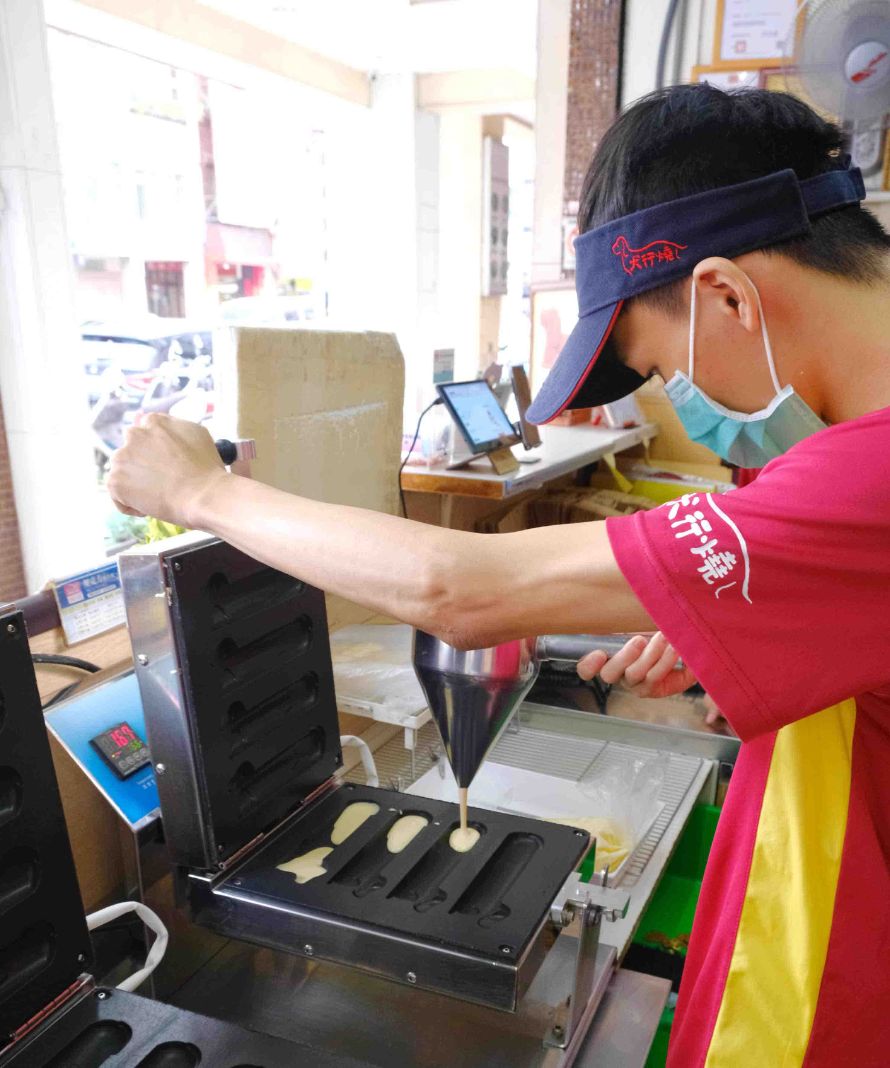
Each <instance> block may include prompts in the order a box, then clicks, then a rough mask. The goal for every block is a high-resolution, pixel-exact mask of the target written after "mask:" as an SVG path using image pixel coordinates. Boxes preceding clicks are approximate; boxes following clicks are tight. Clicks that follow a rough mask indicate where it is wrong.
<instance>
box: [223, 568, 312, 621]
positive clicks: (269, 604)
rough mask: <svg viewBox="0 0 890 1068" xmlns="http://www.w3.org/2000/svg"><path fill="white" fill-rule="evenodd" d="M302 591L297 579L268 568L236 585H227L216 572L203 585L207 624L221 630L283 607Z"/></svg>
mask: <svg viewBox="0 0 890 1068" xmlns="http://www.w3.org/2000/svg"><path fill="white" fill-rule="evenodd" d="M304 588H305V587H304V586H303V583H302V582H300V580H299V579H295V578H291V576H290V575H283V574H282V573H281V572H280V571H272V570H270V569H268V568H263V569H262V571H258V572H256V573H255V574H253V575H248V576H247V577H246V578H242V579H238V580H237V581H236V582H229V580H228V577H227V576H226V575H224V574H223V573H222V571H217V572H216V573H215V574H214V575H212V576H211V577H210V580H209V581H208V583H207V595H208V597H209V598H210V600H211V601H212V602H213V609H212V611H211V621H212V623H213V626H214V627H222V626H225V625H226V624H227V623H231V622H233V621H234V620H236V619H245V618H247V617H249V616H252V615H256V613H257V612H263V611H266V610H268V609H269V608H274V607H275V606H276V605H279V604H284V603H285V602H286V601H288V600H290V599H291V598H292V597H297V596H299V594H301V593H302V592H303V590H304Z"/></svg>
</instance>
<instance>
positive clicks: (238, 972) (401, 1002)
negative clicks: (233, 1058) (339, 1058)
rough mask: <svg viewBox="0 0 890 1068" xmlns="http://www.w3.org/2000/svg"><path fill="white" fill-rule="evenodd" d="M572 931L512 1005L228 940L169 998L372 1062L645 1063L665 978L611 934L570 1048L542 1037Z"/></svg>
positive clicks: (561, 992) (466, 1067)
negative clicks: (633, 961) (586, 1014)
mask: <svg viewBox="0 0 890 1068" xmlns="http://www.w3.org/2000/svg"><path fill="white" fill-rule="evenodd" d="M574 943H575V939H574V937H573V936H572V935H571V934H568V935H565V936H563V937H562V938H560V939H559V940H558V941H557V943H556V945H555V946H554V948H553V951H552V952H551V954H550V955H549V956H548V959H547V961H546V962H545V964H544V966H543V967H542V968H541V971H540V972H539V973H538V976H537V978H536V979H535V982H534V983H533V984H532V987H531V988H530V990H529V991H528V993H527V994H526V996H525V998H523V1000H522V1003H521V1004H520V1008H519V1010H518V1011H517V1012H516V1013H515V1014H507V1013H503V1012H498V1011H496V1010H492V1009H486V1008H484V1007H482V1006H479V1005H471V1004H467V1003H461V1002H459V1001H457V1000H455V999H454V998H450V997H443V996H441V995H438V994H433V993H429V992H427V991H423V990H416V989H410V988H408V987H399V986H395V985H393V984H392V983H381V982H380V981H379V980H377V979H375V978H374V977H373V976H369V975H366V974H363V973H362V972H360V971H357V970H355V969H352V968H346V967H343V966H341V965H336V964H330V963H327V962H324V961H309V960H305V959H301V958H299V957H294V956H289V955H287V954H283V953H276V952H273V951H271V950H265V949H255V948H252V947H250V946H246V945H244V944H243V943H242V944H237V943H234V942H233V943H230V944H229V945H228V946H227V947H226V948H225V949H224V950H223V951H222V952H221V953H219V954H218V956H217V957H215V958H214V959H213V960H212V961H211V962H210V963H209V964H207V965H206V966H205V967H204V968H202V969H201V970H200V971H199V972H198V973H197V974H196V975H195V976H194V977H193V978H192V979H191V980H190V981H189V982H188V983H186V984H185V986H184V987H183V988H182V989H181V990H180V991H179V992H178V993H177V995H176V1003H177V1004H179V1005H182V1006H184V1007H187V1008H189V1009H191V1010H193V1011H199V1012H210V1011H212V1012H214V1013H216V1014H217V1015H224V1016H225V1017H226V1018H227V1019H232V1020H233V1021H235V1022H238V1023H240V1024H242V1025H243V1026H248V1027H252V1028H257V1029H259V1030H262V1031H265V1032H267V1033H270V1034H275V1035H278V1036H279V1037H282V1038H290V1039H295V1038H299V1040H300V1041H302V1042H304V1043H307V1044H311V1045H313V1046H317V1047H318V1048H321V1049H325V1050H327V1051H328V1052H329V1053H336V1054H338V1055H346V1056H352V1057H355V1058H358V1059H360V1060H362V1061H365V1062H367V1063H369V1064H372V1065H374V1068H421V1066H422V1068H454V1066H455V1065H460V1066H461V1068H568V1066H569V1065H574V1066H575V1068H593V1066H596V1068H643V1065H644V1064H645V1061H646V1056H647V1054H648V1051H649V1047H650V1045H651V1043H652V1038H653V1035H654V1034H655V1029H656V1027H657V1025H658V1020H659V1017H660V1015H661V1012H662V1009H663V1008H664V1005H665V1002H666V1000H667V997H668V994H669V992H670V984H669V983H668V982H667V981H666V980H661V979H653V978H651V977H650V976H641V975H637V974H636V973H633V972H624V971H618V972H617V973H616V972H615V971H614V963H615V951H614V949H613V948H612V947H610V946H602V945H601V946H600V948H599V953H598V957H597V977H596V978H597V982H596V987H597V990H598V994H597V996H599V997H601V998H602V1000H601V1002H600V1003H599V1006H598V1007H597V1009H596V1012H595V1013H594V1014H593V1022H592V1023H591V1024H590V1026H589V1030H588V1031H587V1033H586V1034H585V1036H584V1037H583V1039H581V1041H580V1042H579V1043H578V1045H577V1047H576V1048H574V1049H572V1050H569V1051H563V1050H559V1049H555V1048H548V1047H546V1046H545V1044H544V1041H543V1038H544V1036H545V1035H546V1034H548V1033H549V1031H550V1029H551V1028H552V1025H553V1023H554V1022H555V1021H556V1019H557V1018H558V1012H559V1008H560V1005H561V1003H562V1001H563V1000H564V998H565V997H566V996H567V995H568V992H569V989H570V986H571V980H572V972H573V962H574V952H575V946H574Z"/></svg>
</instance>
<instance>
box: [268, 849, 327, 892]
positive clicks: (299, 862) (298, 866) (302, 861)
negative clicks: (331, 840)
mask: <svg viewBox="0 0 890 1068" xmlns="http://www.w3.org/2000/svg"><path fill="white" fill-rule="evenodd" d="M333 852H334V850H333V849H332V848H331V847H330V846H321V848H319V849H311V850H310V851H309V852H308V853H304V854H303V855H302V856H301V857H294V859H293V860H289V861H287V863H286V864H279V865H278V870H279V871H286V872H290V874H291V875H293V877H294V878H295V879H296V880H297V882H298V883H299V884H300V886H302V885H303V883H308V882H311V881H312V880H313V879H317V878H318V877H319V875H325V874H327V868H325V866H324V864H322V861H323V860H324V859H325V857H327V856H328V855H329V854H330V853H333Z"/></svg>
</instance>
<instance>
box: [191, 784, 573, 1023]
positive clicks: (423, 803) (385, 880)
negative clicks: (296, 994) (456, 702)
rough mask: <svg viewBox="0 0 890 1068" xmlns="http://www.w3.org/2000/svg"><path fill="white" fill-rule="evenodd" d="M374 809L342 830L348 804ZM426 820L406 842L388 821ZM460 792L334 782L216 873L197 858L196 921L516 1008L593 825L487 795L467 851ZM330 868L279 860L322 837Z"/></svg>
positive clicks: (473, 814) (473, 818) (548, 941)
mask: <svg viewBox="0 0 890 1068" xmlns="http://www.w3.org/2000/svg"><path fill="white" fill-rule="evenodd" d="M369 802H370V803H372V804H374V805H376V807H377V811H376V812H375V814H374V815H372V816H371V817H370V818H369V819H368V820H367V821H366V822H365V823H363V824H362V825H361V826H360V827H359V828H358V830H356V831H355V832H354V833H353V834H352V835H351V836H350V837H348V838H347V839H346V841H345V842H342V843H341V844H337V845H333V844H332V842H331V829H332V827H333V826H334V824H335V822H336V820H337V818H338V817H339V816H340V815H341V814H342V813H343V812H344V810H346V809H347V808H348V807H349V806H350V805H353V804H356V803H369ZM409 814H410V815H419V816H421V817H423V818H425V819H426V820H427V821H428V822H427V825H426V827H425V828H424V829H423V830H422V831H421V832H420V834H418V835H417V837H416V838H415V839H414V840H413V841H412V842H411V843H410V844H409V845H408V846H407V848H405V849H404V850H403V851H402V852H400V853H396V854H393V853H390V852H389V851H388V846H387V833H388V831H389V829H390V828H391V827H392V826H393V824H394V823H396V821H397V820H399V819H400V818H401V817H402V816H404V815H409ZM457 823H458V811H457V806H456V805H453V804H447V803H444V802H442V801H434V800H431V799H427V798H421V797H413V796H412V797H409V796H407V795H405V794H401V793H398V792H396V791H393V790H381V789H376V788H373V787H366V786H356V785H353V784H351V783H349V784H346V785H344V786H341V787H338V788H334V789H332V790H330V791H329V792H328V793H326V794H324V795H323V796H321V797H320V798H318V799H317V800H316V801H314V802H313V803H311V804H310V805H309V806H308V807H307V808H306V809H305V810H304V811H301V812H300V813H298V814H296V815H295V816H294V817H293V819H292V820H290V821H288V823H287V824H286V825H284V826H282V828H281V829H280V830H279V831H278V832H276V833H275V834H274V835H273V836H271V838H270V839H269V840H268V841H267V842H264V843H262V845H261V847H259V848H258V849H254V850H252V851H251V852H250V853H249V855H247V856H246V857H245V858H244V859H242V860H241V861H240V862H237V863H236V864H234V865H233V866H232V867H231V868H228V869H226V871H225V872H223V873H222V874H220V875H215V876H211V875H205V874H203V873H195V872H192V873H190V874H188V876H187V886H188V897H189V903H190V906H191V911H192V917H193V919H194V920H195V922H196V923H198V924H200V925H201V926H204V927H207V928H209V929H210V930H213V931H216V932H217V933H219V934H222V935H225V936H226V937H230V938H238V939H244V940H246V941H248V942H254V943H258V944H260V945H264V946H269V947H270V948H273V949H280V950H284V951H286V952H290V953H297V954H300V955H303V956H306V957H312V958H318V957H320V958H323V959H326V960H333V961H338V962H340V963H345V964H350V965H352V966H353V967H357V968H363V969H365V970H367V971H370V972H372V973H374V974H375V975H378V976H383V977H385V978H388V979H394V980H396V981H398V982H402V983H406V984H408V985H409V986H412V987H415V988H424V989H428V990H434V991H437V992H439V993H446V994H451V995H453V996H455V997H459V998H461V999H463V1000H467V1001H474V1002H478V1003H480V1004H483V1005H490V1006H493V1007H495V1008H499V1009H506V1010H514V1009H515V1008H516V1006H517V1003H518V1001H519V999H520V998H521V996H522V994H523V993H524V991H525V990H526V989H527V987H528V985H529V984H530V983H531V981H532V979H533V978H534V975H535V973H536V972H537V970H538V968H539V967H540V964H541V961H542V960H543V958H544V956H545V954H546V953H547V952H548V950H549V949H550V947H551V946H552V944H553V942H554V941H555V937H556V931H555V930H554V929H553V927H552V924H551V923H550V922H549V910H550V906H551V904H552V903H553V900H554V899H555V898H556V896H557V894H558V893H559V891H560V889H561V887H562V885H563V883H564V882H565V880H566V879H567V878H568V877H569V876H570V874H571V873H572V872H573V870H574V869H575V866H576V865H577V864H578V862H579V861H580V859H581V858H582V857H583V855H584V853H585V852H586V851H587V848H588V836H587V834H586V833H585V832H584V831H578V830H574V829H572V828H570V827H565V826H562V825H559V824H551V823H546V822H542V821H540V820H530V819H526V818H524V817H520V816H513V815H509V814H506V813H500V812H488V811H484V810H482V809H471V810H470V823H471V825H472V826H475V827H476V828H478V829H479V831H480V833H481V838H480V840H479V842H478V843H477V845H476V846H474V848H473V849H472V850H470V851H469V852H468V853H456V852H455V851H454V850H453V849H452V848H451V847H450V845H449V837H450V834H451V832H452V831H453V830H454V828H455V827H456V826H457ZM325 847H332V850H331V852H330V853H329V854H328V855H327V856H326V857H324V861H323V863H324V868H325V869H326V870H325V872H324V874H323V875H320V876H319V877H317V878H314V879H312V880H311V881H309V882H306V883H303V884H298V883H297V882H296V880H295V878H294V876H293V875H292V874H290V873H289V872H288V871H282V870H280V868H279V865H280V864H282V863H287V862H289V861H291V860H292V859H293V858H294V857H298V856H303V855H305V854H306V853H311V852H313V851H315V850H318V849H319V848H325Z"/></svg>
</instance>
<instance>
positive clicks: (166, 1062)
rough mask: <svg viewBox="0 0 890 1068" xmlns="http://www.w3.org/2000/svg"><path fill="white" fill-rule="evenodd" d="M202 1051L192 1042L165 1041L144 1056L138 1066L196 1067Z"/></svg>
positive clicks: (149, 1067) (153, 1067)
mask: <svg viewBox="0 0 890 1068" xmlns="http://www.w3.org/2000/svg"><path fill="white" fill-rule="evenodd" d="M200 1063H201V1051H200V1050H199V1049H198V1047H197V1046H193V1045H192V1044H191V1042H164V1043H163V1044H162V1045H160V1046H155V1048H154V1049H153V1050H152V1051H151V1053H149V1055H148V1056H147V1057H143V1058H142V1060H141V1061H140V1062H139V1064H138V1065H137V1066H136V1068H195V1065H196V1064H200Z"/></svg>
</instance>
